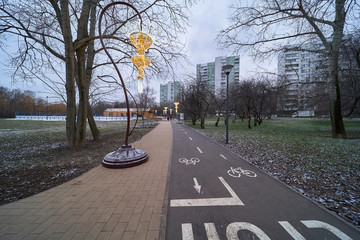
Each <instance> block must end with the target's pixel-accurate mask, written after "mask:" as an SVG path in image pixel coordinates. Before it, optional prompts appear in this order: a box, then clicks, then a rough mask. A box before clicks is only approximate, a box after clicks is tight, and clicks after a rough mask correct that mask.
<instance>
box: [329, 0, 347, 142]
mask: <svg viewBox="0 0 360 240" xmlns="http://www.w3.org/2000/svg"><path fill="white" fill-rule="evenodd" d="M335 9H336V15H335V21H334V33H333V37H332V42H331V47H329V49H328V51H329V77H328V80H329V81H328V84H329V103H330V118H331V132H332V137H333V138H346V133H345V126H344V122H343V118H342V111H341V100H340V99H341V94H340V85H339V51H340V45H341V40H342V36H343V31H344V24H345V17H346V13H345V0H336V1H335Z"/></svg>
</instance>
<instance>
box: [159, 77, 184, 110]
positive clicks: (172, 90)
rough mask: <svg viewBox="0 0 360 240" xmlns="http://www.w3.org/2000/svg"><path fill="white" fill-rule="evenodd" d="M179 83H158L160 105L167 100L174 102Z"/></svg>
mask: <svg viewBox="0 0 360 240" xmlns="http://www.w3.org/2000/svg"><path fill="white" fill-rule="evenodd" d="M180 91H181V85H180V82H178V81H172V82H168V83H165V84H160V105H161V104H166V103H168V102H174V101H175V100H176V97H177V96H178V95H179V94H180Z"/></svg>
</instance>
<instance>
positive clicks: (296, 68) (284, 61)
mask: <svg viewBox="0 0 360 240" xmlns="http://www.w3.org/2000/svg"><path fill="white" fill-rule="evenodd" d="M320 47H321V44H318V43H312V44H307V45H305V46H302V48H304V49H307V50H308V51H304V50H301V51H299V50H283V51H281V52H280V54H279V55H278V76H279V79H278V80H279V84H280V85H281V86H283V88H282V89H281V94H280V95H279V99H278V106H277V108H278V109H277V110H278V112H279V113H280V115H293V114H297V113H299V112H308V113H309V115H311V116H313V115H314V112H315V111H320V110H321V108H322V107H321V106H320V105H319V103H318V102H316V101H317V100H316V96H318V95H319V94H318V93H319V91H325V85H324V84H321V83H320V82H321V80H322V81H323V80H324V78H325V75H326V72H327V58H326V56H324V54H323V53H321V52H316V50H317V49H318V50H319V49H320ZM295 48H296V46H287V49H295Z"/></svg>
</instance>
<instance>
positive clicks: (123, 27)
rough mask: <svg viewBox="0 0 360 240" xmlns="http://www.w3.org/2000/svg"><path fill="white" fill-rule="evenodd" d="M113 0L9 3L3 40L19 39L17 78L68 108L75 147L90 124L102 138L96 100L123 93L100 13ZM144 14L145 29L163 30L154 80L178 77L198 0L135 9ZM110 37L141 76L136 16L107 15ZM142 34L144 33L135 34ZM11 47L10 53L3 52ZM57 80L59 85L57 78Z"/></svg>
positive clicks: (152, 0) (122, 60) (14, 60)
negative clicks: (39, 85) (135, 59)
mask: <svg viewBox="0 0 360 240" xmlns="http://www.w3.org/2000/svg"><path fill="white" fill-rule="evenodd" d="M111 2H113V1H110V0H105V1H102V0H46V1H38V0H16V1H15V0H2V1H1V2H0V37H2V38H5V39H6V38H7V37H9V36H15V37H16V38H17V39H18V46H19V49H18V52H17V53H16V54H13V53H8V54H9V56H11V61H10V62H11V64H12V66H13V67H14V69H16V70H15V72H14V74H13V77H14V78H17V79H19V80H25V79H37V80H39V81H41V82H43V83H44V84H45V85H47V86H48V88H49V89H52V90H53V91H54V93H56V94H58V95H60V96H61V97H62V98H63V99H64V102H66V116H67V117H66V135H67V142H68V146H69V147H70V148H72V149H77V148H81V147H84V146H85V145H86V127H87V122H88V124H89V126H90V130H91V133H92V135H93V138H94V140H100V139H101V136H100V132H99V130H98V128H97V126H96V122H95V121H94V118H93V113H92V109H91V102H90V101H89V99H92V98H94V97H97V98H101V96H106V95H109V94H112V93H113V90H116V89H119V88H121V84H119V81H118V80H117V79H116V78H114V77H113V76H112V75H111V74H112V73H113V72H114V69H113V68H112V67H111V64H110V61H109V59H108V57H106V56H105V54H104V51H103V50H104V49H103V48H102V46H101V45H100V44H99V32H98V28H97V24H98V20H99V14H100V11H101V10H102V9H103V8H104V6H106V5H107V4H109V3H111ZM132 4H133V5H134V7H135V8H136V9H137V10H138V11H139V12H140V14H141V16H142V20H143V23H144V24H146V26H144V29H145V28H149V25H151V29H153V30H157V31H158V33H156V32H155V34H156V36H157V38H156V41H155V42H154V44H153V45H152V47H151V48H150V49H149V50H148V53H147V56H148V58H149V59H151V65H150V67H149V68H147V71H146V73H145V74H146V77H149V76H151V75H159V74H161V73H162V72H173V68H172V64H173V63H174V62H178V61H179V60H181V59H183V58H184V56H185V55H184V53H182V46H183V45H184V43H181V42H179V39H180V38H179V35H180V34H183V33H184V31H185V27H186V25H187V21H188V9H189V6H191V4H192V0H184V1H170V0H144V1H135V2H133V3H132ZM103 23H104V25H106V26H104V28H103V29H104V32H103V33H102V36H103V38H104V39H105V41H106V43H105V44H106V46H107V48H108V50H109V51H110V52H111V54H112V55H113V56H114V57H116V58H115V61H116V63H117V64H119V65H120V66H121V67H120V69H121V71H122V72H123V73H124V72H125V73H127V75H129V76H130V79H135V78H136V68H135V67H134V66H133V64H132V62H131V57H132V56H134V55H136V54H137V51H136V49H135V47H134V46H133V45H132V43H131V42H130V39H129V38H128V37H127V33H128V32H129V30H130V29H131V28H132V27H134V26H138V25H139V18H138V16H137V14H136V12H135V11H133V10H132V9H130V8H128V7H127V6H124V5H118V6H115V7H113V8H111V10H109V11H107V12H106V14H105V16H104V21H103ZM134 30H136V29H134ZM3 49H4V48H3ZM52 76H57V77H58V78H59V80H56V81H55V80H54V79H52Z"/></svg>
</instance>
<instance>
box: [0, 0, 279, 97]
mask: <svg viewBox="0 0 360 240" xmlns="http://www.w3.org/2000/svg"><path fill="white" fill-rule="evenodd" d="M234 2H237V0H221V1H217V0H204V1H199V3H198V4H196V5H195V6H193V7H192V8H191V12H192V14H191V16H190V19H189V22H190V27H189V29H188V34H187V36H186V37H185V38H184V41H186V42H187V48H188V54H189V60H190V62H191V64H190V65H188V66H187V67H186V69H183V70H182V73H184V74H187V73H192V74H195V69H196V64H198V63H207V62H213V61H214V60H215V57H217V56H231V55H232V51H231V50H229V49H218V46H217V43H216V42H215V38H216V36H217V34H218V33H219V31H220V30H221V29H223V28H225V27H226V26H227V25H228V16H229V14H230V9H229V5H230V4H231V3H234ZM8 44H9V43H8ZM9 46H10V45H9ZM5 60H6V58H5V56H4V54H3V53H2V52H0V71H1V80H0V83H1V84H0V85H1V86H5V87H7V88H9V89H14V88H19V89H22V90H32V91H34V92H36V94H37V96H38V97H46V96H47V95H49V92H48V91H47V90H46V89H45V88H44V87H43V85H42V84H41V83H22V82H21V83H16V84H14V83H11V79H10V75H11V71H12V69H9V68H7V67H5V66H4V64H5V63H6V61H5ZM256 63H257V62H256V61H253V60H252V59H251V58H250V57H249V56H247V55H246V53H242V54H241V55H240V75H241V77H246V76H247V75H250V74H251V72H252V71H255V70H256V69H257V64H256ZM261 64H262V65H263V66H264V64H263V63H261ZM270 65H271V68H273V70H274V64H270ZM170 80H171V79H170ZM164 81H166V80H164ZM151 87H153V88H154V89H155V91H156V92H157V94H156V95H157V96H156V98H157V101H159V98H160V96H159V95H160V91H159V89H160V82H156V83H151ZM54 100H55V99H54Z"/></svg>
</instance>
